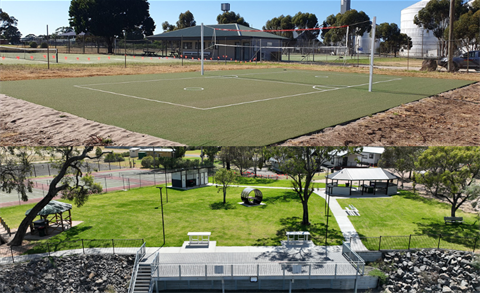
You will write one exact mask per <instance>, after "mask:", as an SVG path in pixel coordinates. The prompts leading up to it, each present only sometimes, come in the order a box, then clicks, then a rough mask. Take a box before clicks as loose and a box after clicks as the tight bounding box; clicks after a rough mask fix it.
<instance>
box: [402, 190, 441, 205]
mask: <svg viewBox="0 0 480 293" xmlns="http://www.w3.org/2000/svg"><path fill="white" fill-rule="evenodd" d="M395 196H399V197H402V198H404V199H410V200H414V201H418V202H421V203H423V204H427V205H430V206H440V207H449V205H448V204H446V203H443V202H440V201H438V200H436V199H433V198H425V197H423V196H420V195H418V194H416V193H413V192H410V191H405V190H402V191H400V195H395Z"/></svg>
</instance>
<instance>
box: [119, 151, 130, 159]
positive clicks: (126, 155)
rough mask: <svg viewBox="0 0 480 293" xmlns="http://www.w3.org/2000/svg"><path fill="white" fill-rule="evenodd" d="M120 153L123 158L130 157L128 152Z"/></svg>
mask: <svg viewBox="0 0 480 293" xmlns="http://www.w3.org/2000/svg"><path fill="white" fill-rule="evenodd" d="M121 155H122V157H124V158H128V157H130V152H124V153H121Z"/></svg>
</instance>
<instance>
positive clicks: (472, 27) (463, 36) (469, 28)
mask: <svg viewBox="0 0 480 293" xmlns="http://www.w3.org/2000/svg"><path fill="white" fill-rule="evenodd" d="M479 2H480V1H479ZM447 32H448V30H447ZM453 33H454V35H455V39H456V40H457V42H458V43H457V46H458V47H460V48H470V46H472V45H473V46H474V48H476V49H478V48H479V46H480V10H477V11H476V12H474V10H470V11H468V12H467V13H464V14H462V15H461V16H460V18H459V19H458V20H457V21H456V22H455V24H454V26H453ZM447 36H448V34H447ZM467 50H470V49H467Z"/></svg>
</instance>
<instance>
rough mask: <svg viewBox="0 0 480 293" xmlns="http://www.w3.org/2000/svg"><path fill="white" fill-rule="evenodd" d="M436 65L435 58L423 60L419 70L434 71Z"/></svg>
mask: <svg viewBox="0 0 480 293" xmlns="http://www.w3.org/2000/svg"><path fill="white" fill-rule="evenodd" d="M437 66H438V65H437V61H436V60H423V62H422V68H420V71H435V70H437Z"/></svg>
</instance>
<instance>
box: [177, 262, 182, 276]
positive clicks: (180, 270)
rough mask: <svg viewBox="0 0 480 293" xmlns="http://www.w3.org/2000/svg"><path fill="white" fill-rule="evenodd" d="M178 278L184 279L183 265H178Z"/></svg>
mask: <svg viewBox="0 0 480 293" xmlns="http://www.w3.org/2000/svg"><path fill="white" fill-rule="evenodd" d="M178 278H179V279H180V278H182V265H178Z"/></svg>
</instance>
